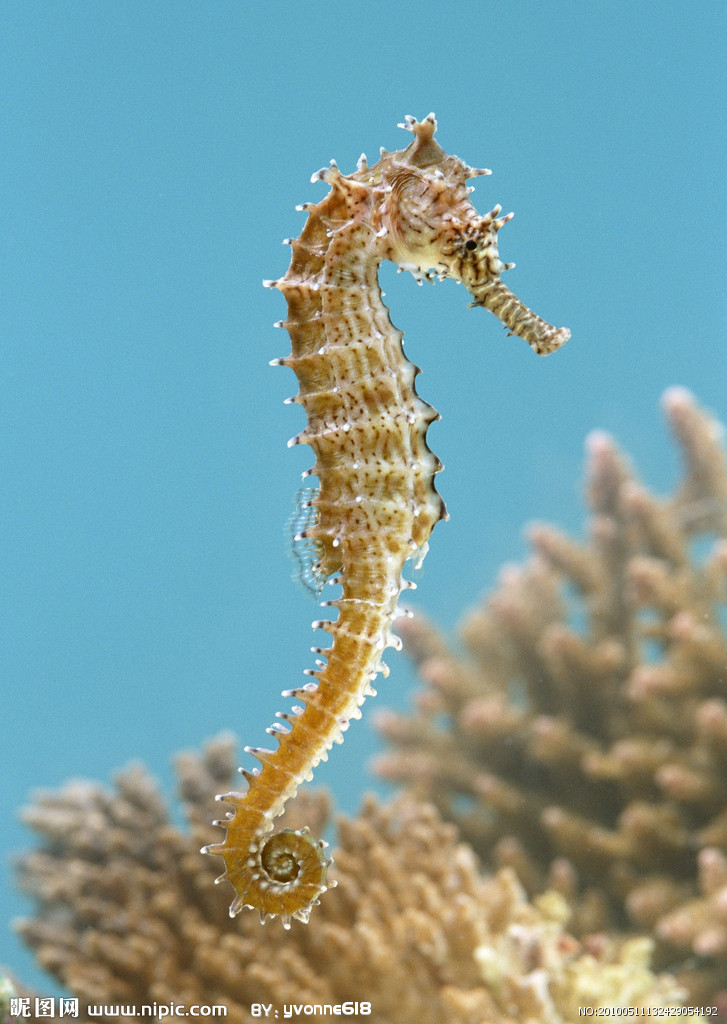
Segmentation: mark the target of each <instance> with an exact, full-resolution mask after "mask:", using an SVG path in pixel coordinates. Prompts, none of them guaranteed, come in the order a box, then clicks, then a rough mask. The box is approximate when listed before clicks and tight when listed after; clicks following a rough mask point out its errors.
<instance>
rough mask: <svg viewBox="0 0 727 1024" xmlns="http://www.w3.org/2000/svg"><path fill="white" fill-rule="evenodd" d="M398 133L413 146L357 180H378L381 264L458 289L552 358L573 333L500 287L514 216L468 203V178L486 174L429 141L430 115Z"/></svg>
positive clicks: (409, 120)
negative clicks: (504, 240)
mask: <svg viewBox="0 0 727 1024" xmlns="http://www.w3.org/2000/svg"><path fill="white" fill-rule="evenodd" d="M400 127H402V128H406V129H407V130H409V131H411V132H413V133H414V136H415V138H414V141H413V142H412V143H411V144H410V145H409V146H408V147H407V148H406V149H404V150H402V151H400V152H397V153H387V152H385V151H382V155H381V160H380V161H379V162H378V163H377V164H376V165H375V167H374V168H371V170H370V171H369V170H368V168H364V170H363V171H362V172H359V174H361V179H360V180H365V178H364V175H365V176H366V177H367V178H368V179H369V180H371V176H375V179H376V184H377V185H378V187H379V189H380V190H381V191H380V195H381V197H382V198H381V202H380V203H379V204H378V209H377V210H376V213H375V217H374V227H375V229H377V236H378V238H379V239H380V242H381V248H380V251H381V255H382V258H384V259H390V260H392V261H393V262H394V263H397V264H398V265H399V267H400V268H401V269H403V270H410V271H411V272H412V274H413V275H414V276H415V277H416V278H417V279H418V280H421V279H422V277H428V278H430V279H431V278H432V276H437V277H439V278H440V279H442V278H447V277H451V278H453V279H454V280H455V281H459V282H461V283H462V284H464V285H465V287H466V288H467V290H468V291H469V292H470V294H471V295H472V298H473V300H474V301H473V303H472V305H475V306H484V307H486V308H487V309H489V310H490V311H491V312H492V313H494V314H495V316H497V317H498V318H499V319H500V320H501V321H502V322H503V323H504V324H505V326H506V327H508V328H509V330H510V333H511V334H518V335H520V336H521V337H523V338H525V340H526V341H528V343H529V344H530V345H531V346H532V348H533V349H534V350H535V351H536V352H537V353H538V354H539V355H546V354H547V353H548V352H552V351H554V350H555V349H556V348H558V347H559V346H560V345H562V344H563V343H564V342H565V341H567V340H568V338H569V337H570V331H568V330H567V329H566V328H555V327H552V326H551V325H550V324H548V323H546V322H545V321H543V320H541V319H540V317H537V316H536V315H535V314H534V313H533V312H532V310H530V309H528V307H527V306H525V305H524V303H522V302H520V300H519V299H517V298H516V297H515V296H514V295H513V294H512V292H511V291H510V290H509V289H508V288H507V287H506V286H505V285H504V284H503V283H502V281H501V280H500V275H501V274H502V272H503V271H505V270H510V269H511V268H512V267H514V266H515V264H514V263H503V262H502V260H501V259H500V255H499V252H498V245H497V233H498V231H499V230H500V228H501V227H502V226H503V224H506V223H507V221H509V220H510V218H511V217H512V216H513V214H512V213H508V214H506V215H505V216H504V217H503V216H500V213H501V210H502V208H501V207H500V206H495V207H494V209H492V210H490V212H489V213H486V214H484V215H482V214H480V213H478V211H477V210H476V209H475V207H474V206H473V205H472V203H471V202H470V198H469V197H470V193H471V192H472V188H471V187H469V186H468V185H467V181H468V179H469V178H474V177H477V176H479V175H483V174H489V173H490V172H489V171H488V170H485V169H478V168H473V167H469V166H468V165H467V164H465V163H464V162H463V161H462V160H460V159H459V157H456V156H450V155H449V154H447V153H445V152H444V150H443V149H442V148H441V146H439V144H438V143H437V142H436V141H435V140H434V132H435V130H436V127H437V124H436V120H435V118H434V115H433V114H429V116H428V117H426V118H424V120H423V121H416V120H415V119H414V118H407V120H406V123H405V124H403V125H401V126H400ZM354 177H358V175H354Z"/></svg>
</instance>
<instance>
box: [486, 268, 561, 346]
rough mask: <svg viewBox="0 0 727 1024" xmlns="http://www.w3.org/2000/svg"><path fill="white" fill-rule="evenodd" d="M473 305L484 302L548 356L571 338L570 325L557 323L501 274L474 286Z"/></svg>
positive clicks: (506, 324)
mask: <svg viewBox="0 0 727 1024" xmlns="http://www.w3.org/2000/svg"><path fill="white" fill-rule="evenodd" d="M470 294H471V295H472V298H473V300H474V301H473V302H472V303H470V305H472V306H484V308H485V309H489V311H490V312H491V313H494V315H495V316H496V317H497V319H498V320H500V321H501V322H502V323H503V324H504V325H505V327H507V328H508V329H509V333H510V334H516V335H517V336H518V337H519V338H523V339H524V340H525V341H527V343H528V345H530V347H531V348H532V349H533V350H534V351H535V352H537V354H538V355H539V356H547V355H549V354H550V353H551V352H555V350H556V349H558V348H560V346H561V345H565V343H566V341H568V339H569V338H570V331H569V330H568V328H567V327H553V325H552V324H549V323H548V322H547V320H543V319H542V317H539V316H538V315H537V313H534V312H533V311H532V309H530V308H529V307H528V306H526V305H525V303H524V302H521V300H520V299H519V298H518V297H517V296H516V295H514V294H513V292H511V291H510V289H509V288H508V287H507V285H506V284H503V282H502V279H501V278H500V277H495V278H494V279H492V280H490V281H486V282H485V283H484V284H480V285H476V286H475V287H473V288H471V289H470Z"/></svg>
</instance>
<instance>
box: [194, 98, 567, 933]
mask: <svg viewBox="0 0 727 1024" xmlns="http://www.w3.org/2000/svg"><path fill="white" fill-rule="evenodd" d="M399 127H402V128H405V129H407V130H408V131H410V132H412V133H413V135H414V139H413V141H412V142H411V143H410V145H409V146H407V147H406V148H405V149H403V150H401V151H398V152H393V153H389V152H387V151H386V150H384V149H382V150H381V158H380V159H379V160H378V162H377V163H376V164H374V165H373V166H372V167H369V166H368V164H367V161H366V158H365V156H363V155H362V156H361V158H360V160H359V163H358V169H357V170H356V172H355V173H353V174H349V175H344V174H341V172H340V171H339V170H338V168H337V166H336V163H335V161H332V162H331V165H330V167H326V168H324V169H323V170H321V171H318V172H317V173H316V174H314V175H313V177H312V179H311V180H312V181H313V182H316V181H323V182H325V183H326V184H327V185H329V186H330V191H329V193H328V194H327V195H326V197H325V198H324V199H323V200H322V201H321V202H320V203H317V204H312V203H304V204H303V206H302V207H299V209H303V210H305V211H307V213H308V219H307V221H306V224H305V226H304V228H303V232H302V234H301V235H300V237H299V238H297V239H288V240H286V241H288V243H289V244H290V245H291V246H292V259H291V263H290V267H289V269H288V271H287V273H286V274H285V276H284V277H283V278H281V279H280V280H278V281H268V282H265V283H266V284H267V285H268V286H269V287H271V288H276V289H278V291H280V292H282V293H283V295H284V297H285V299H286V302H287V307H288V312H287V317H286V319H285V320H283V321H280V322H279V323H278V324H277V325H276V326H281V327H284V328H286V329H287V331H288V332H289V334H290V339H291V347H292V352H291V354H290V355H289V356H286V357H285V358H282V359H275V360H273V364H274V365H277V366H287V367H290V369H292V370H293V371H294V372H295V374H296V377H297V378H298V386H299V390H298V393H297V395H295V396H294V397H293V398H291V399H289V400H288V401H290V402H296V403H298V404H300V405H302V406H303V408H304V409H305V411H306V414H307V418H308V422H307V426H306V427H305V429H304V430H303V431H302V432H301V433H299V434H298V435H297V436H296V437H293V438H292V439H291V440H290V442H289V445H297V444H308V445H310V446H311V448H312V449H313V452H314V455H315V463H314V465H313V466H312V468H311V469H310V470H309V471H308V473H306V474H304V476H307V475H314V476H316V477H317V478H318V481H319V487H318V488H317V489H315V490H312V491H311V492H310V494H309V495H308V496H307V499H306V508H307V509H308V512H310V514H308V512H306V514H305V515H301V521H302V523H303V525H304V529H303V530H302V531H301V532H300V534H299V535H298V540H300V541H303V542H305V544H306V545H307V552H308V563H307V564H306V568H305V572H306V575H309V576H310V578H311V579H312V580H313V581H315V583H316V589H318V584H319V583H320V584H322V582H323V581H325V580H328V581H330V582H332V583H337V584H340V587H341V591H340V596H339V597H337V598H335V599H334V600H330V601H324V602H322V604H323V605H324V606H330V607H333V608H336V609H337V610H338V615H337V618H335V619H334V620H333V621H328V620H321V621H318V622H314V623H313V628H314V629H321V630H324V631H325V632H327V633H329V634H330V636H331V637H332V642H331V646H330V647H327V648H320V647H314V648H313V651H314V652H315V653H316V654H318V656H319V660H318V661H317V666H316V668H315V669H314V670H308V674H309V675H310V676H312V677H313V679H312V681H311V682H309V683H307V684H306V685H304V686H302V687H299V688H297V689H293V690H288V691H285V692H284V693H283V696H284V697H291V698H294V699H295V700H297V701H300V704H297V705H295V706H294V707H293V708H292V710H291V712H289V713H278V718H279V719H282V721H281V722H278V723H275V724H274V725H273V726H271V727H270V729H268V732H269V733H270V734H271V735H273V736H275V737H276V738H277V741H278V745H277V748H276V749H274V750H267V749H262V748H255V747H247V748H246V751H247V752H248V753H250V754H252V755H253V757H255V758H256V759H257V761H258V762H259V764H260V767H259V768H255V769H253V770H249V771H248V770H246V769H242V768H241V769H240V771H241V773H242V774H243V776H244V777H245V779H246V780H247V790H246V791H245V792H242V793H237V792H234V793H226V794H222V795H220V796H219V797H218V798H217V799H218V800H221V801H223V802H224V803H227V804H229V805H230V806H231V807H232V810H231V811H230V812H228V813H227V815H226V817H225V818H224V819H222V820H221V821H217V822H215V824H217V825H223V826H224V828H225V829H226V837H225V840H224V842H220V843H214V844H212V845H210V846H207V847H205V848H204V851H203V852H205V853H209V854H213V855H218V856H221V857H223V858H224V861H225V871H224V873H223V874H222V875H221V876H220V877H219V878H218V879H217V881H218V882H220V881H222V880H223V879H227V880H229V881H230V882H231V883H232V885H233V886H234V888H235V890H236V896H235V899H234V900H233V903H232V905H231V907H230V915H231V916H234V915H235V914H237V913H238V912H239V911H240V910H241V909H242V908H243V907H251V908H254V909H257V910H258V911H259V912H260V917H261V920H262V921H263V922H264V921H265V920H266V918H268V917H276V916H280V917H281V918H282V921H283V924H284V926H285V927H286V928H287V927H290V922H291V919H292V918H295V919H297V920H299V921H303V922H306V921H308V918H309V915H310V912H311V908H312V907H313V906H314V905H316V904H317V903H318V899H319V897H320V895H321V894H322V893H323V892H325V891H326V889H329V888H332V886H333V885H334V884H335V883H334V882H333V881H331V880H329V879H328V869H329V867H330V864H331V860H330V859H329V858H327V857H326V854H325V850H324V848H325V845H326V844H325V843H323V842H322V841H321V840H318V839H315V838H314V837H313V836H311V835H310V833H309V831H308V830H307V829H299V830H293V829H283V830H281V831H278V832H273V828H274V825H273V821H274V819H275V818H276V817H277V816H278V815H279V814H280V813H281V812H282V810H283V808H284V806H285V804H286V802H287V801H288V800H289V799H290V798H291V797H292V796H294V794H295V793H296V791H297V789H298V787H299V786H300V785H301V783H302V782H303V781H308V780H310V778H311V777H312V774H313V769H314V768H315V767H316V766H317V765H318V764H319V762H320V761H322V760H325V759H326V758H327V755H328V751H329V750H330V749H331V747H332V745H333V744H334V743H339V742H342V740H343V733H344V731H345V730H346V729H347V728H348V725H349V722H350V721H351V720H353V719H356V718H360V717H361V710H360V709H361V705H362V704H363V702H364V700H365V698H366V697H367V696H372V695H374V693H375V691H374V689H373V686H372V683H373V680H374V679H375V678H376V676H377V675H378V674H379V673H383V674H384V675H387V674H388V669H387V667H386V665H385V664H384V663H383V661H382V660H381V659H382V653H383V651H384V649H385V648H387V647H393V648H397V649H398V648H399V647H400V646H401V642H400V640H399V639H398V637H396V636H395V635H394V633H393V632H392V624H393V621H394V619H395V617H396V616H397V614H398V613H399V598H400V595H401V593H402V591H403V590H404V589H407V588H411V587H412V586H413V584H412V583H411V582H409V581H407V580H405V579H404V578H403V570H404V566H405V563H406V562H407V561H409V560H410V559H411V560H414V561H415V562H416V563H417V564H419V563H421V560H422V559H423V557H424V555H425V554H426V551H427V546H428V540H429V536H430V534H431V532H432V529H433V527H434V526H435V524H436V523H437V522H438V521H439V520H440V519H445V518H447V513H446V510H445V506H444V502H443V501H442V499H441V497H440V496H439V494H438V493H437V490H436V487H435V484H434V478H435V476H436V474H437V473H439V471H440V470H441V469H442V465H441V463H440V461H439V459H438V458H437V457H436V456H435V455H434V454H433V453H432V452H431V451H430V449H429V447H428V445H427V440H426V435H427V428H428V427H429V424H430V423H431V422H432V421H433V420H436V419H438V418H439V414H438V413H437V412H436V411H435V410H434V409H433V408H432V407H431V406H430V405H428V404H427V403H426V402H424V401H423V400H422V399H421V398H420V397H419V396H418V395H417V393H416V389H415V386H414V382H415V377H416V375H417V373H418V372H419V368H418V367H416V366H415V365H414V364H413V363H411V362H409V360H408V359H407V358H406V357H405V355H404V351H403V348H402V337H403V335H402V333H401V332H400V331H398V330H397V329H396V328H395V327H394V326H393V324H392V323H391V320H390V319H389V312H388V309H387V308H386V306H385V305H384V303H383V301H382V296H381V290H380V288H379V282H378V268H379V264H380V263H381V262H382V261H383V260H391V261H393V262H394V263H396V264H398V266H399V268H400V269H402V270H408V271H410V272H411V273H412V274H413V275H414V276H415V277H416V278H417V280H418V281H419V283H421V281H422V279H423V278H428V279H430V280H433V279H434V278H440V279H443V278H448V277H451V278H454V279H455V280H456V281H461V282H462V283H463V284H464V285H465V286H466V288H467V290H468V291H469V293H470V295H471V298H472V302H471V305H472V306H484V308H485V309H489V310H490V311H491V312H492V313H494V314H495V316H497V317H498V318H499V319H500V320H501V321H502V322H503V324H505V326H506V327H507V328H508V329H509V333H510V334H515V335H518V336H519V337H521V338H524V339H525V341H527V342H528V343H529V344H530V345H531V347H532V348H533V349H534V350H535V352H537V353H538V354H539V355H546V354H548V353H549V352H553V351H554V350H555V349H557V348H559V347H560V346H561V345H562V344H563V343H564V342H565V341H567V340H568V338H569V337H570V331H568V330H567V329H566V328H565V327H561V328H555V327H552V326H551V325H550V324H548V323H546V322H545V321H544V320H542V319H541V318H540V317H538V316H536V315H535V313H533V312H532V310H530V309H528V307H527V306H525V305H524V304H523V303H522V302H520V300H519V299H517V298H516V297H515V296H514V295H513V293H512V292H511V291H510V290H509V288H507V287H506V285H505V284H503V282H502V280H501V277H500V275H501V273H502V272H503V271H504V270H507V269H510V268H511V267H512V266H514V264H512V263H510V264H508V263H502V262H501V260H500V257H499V255H498V246H497V233H498V231H499V230H500V228H501V227H502V226H503V224H505V223H506V222H507V221H508V220H509V219H510V218H511V217H512V214H507V215H506V216H500V213H501V207H499V206H496V207H495V208H494V209H493V210H491V211H490V212H489V213H487V214H485V215H484V216H481V215H480V214H478V213H477V211H476V209H475V208H474V206H473V205H472V204H471V202H470V199H469V194H470V193H471V192H472V191H473V189H472V188H471V187H468V186H467V184H466V182H467V180H468V179H469V178H473V177H476V176H478V175H483V174H489V173H490V171H488V170H484V169H479V170H478V169H474V168H471V167H468V166H467V165H466V164H465V163H463V162H462V161H461V160H460V159H459V158H458V157H455V156H449V155H447V154H446V153H445V152H444V150H443V149H442V148H441V147H440V146H439V144H438V143H437V142H436V141H435V139H434V133H435V130H436V120H435V118H434V115H433V114H430V115H429V116H428V117H426V118H425V119H424V120H423V121H417V120H416V119H415V118H413V117H407V118H406V121H405V123H404V124H402V125H400V126H399ZM311 551H313V557H312V559H311V558H310V552H311ZM271 833H272V834H271Z"/></svg>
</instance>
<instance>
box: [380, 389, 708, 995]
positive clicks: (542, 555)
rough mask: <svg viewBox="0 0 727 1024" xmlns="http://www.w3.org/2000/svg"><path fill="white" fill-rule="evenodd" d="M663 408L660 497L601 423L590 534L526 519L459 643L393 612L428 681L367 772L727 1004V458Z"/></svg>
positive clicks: (702, 417)
mask: <svg viewBox="0 0 727 1024" xmlns="http://www.w3.org/2000/svg"><path fill="white" fill-rule="evenodd" d="M663 408H664V411H665V413H666V416H667V419H668V422H669V425H670V426H671V428H672V432H673V434H674V437H675V439H676V441H677V443H678V445H679V447H680V449H681V453H682V457H683V463H684V468H683V475H682V479H681V481H680V482H679V483H678V485H677V487H676V489H675V492H674V494H673V495H672V496H671V497H668V498H665V499H664V498H659V497H657V496H655V495H653V494H651V493H650V492H649V490H648V489H647V488H646V487H645V486H644V485H643V484H642V483H641V482H640V481H639V479H638V477H637V476H636V474H635V472H634V470H633V468H632V467H631V465H630V463H629V461H628V459H627V458H626V457H625V456H624V455H623V454H622V453H621V452H619V450H618V448H617V446H616V444H615V442H614V441H613V439H612V438H610V437H609V436H608V435H607V434H605V433H603V432H602V431H594V432H593V433H591V434H590V435H589V437H588V439H587V441H586V485H585V492H586V497H587V502H588V507H589V521H588V526H587V539H586V540H585V542H584V541H580V540H573V539H572V538H570V537H567V536H566V535H564V534H563V533H562V532H560V531H559V530H556V529H555V528H554V527H551V526H548V525H546V524H537V525H535V526H532V527H530V529H529V540H530V544H531V546H532V548H533V549H534V554H533V556H532V557H531V559H530V560H529V561H528V562H527V563H526V564H525V565H524V566H509V567H507V568H506V570H504V571H503V572H502V573H501V575H500V580H499V584H498V587H497V588H496V590H495V591H494V592H493V593H492V594H491V595H490V596H489V597H488V598H487V600H486V601H485V602H484V603H483V605H481V606H480V607H478V608H475V609H474V610H473V611H471V612H470V613H468V615H467V616H466V617H465V619H464V621H463V623H462V625H461V627H460V636H461V639H462V640H463V642H464V645H465V648H466V655H465V656H464V657H463V656H462V655H460V654H459V653H457V652H455V651H454V650H453V649H452V647H451V646H450V645H449V644H448V643H447V641H446V639H445V638H444V637H443V636H442V634H441V633H439V632H438V631H437V630H436V628H435V627H433V626H432V625H431V624H429V623H428V622H427V621H426V620H425V619H424V618H423V617H422V616H421V615H418V614H417V615H415V616H414V618H413V619H410V620H407V621H404V622H402V624H401V627H400V629H399V632H400V633H401V635H402V639H403V641H404V646H405V648H406V649H407V650H408V651H409V653H410V654H411V656H412V657H413V658H414V661H415V663H416V665H417V669H418V672H419V675H420V677H421V680H422V690H421V692H420V693H419V694H418V695H417V697H416V706H415V710H414V711H413V713H411V714H409V715H396V714H392V713H386V714H385V715H383V716H381V717H380V718H379V728H380V730H381V732H382V734H383V735H384V737H385V738H386V739H387V741H388V744H389V750H388V751H387V752H386V753H385V754H384V755H383V756H382V757H381V758H379V760H378V762H377V770H378V773H379V774H380V775H381V776H382V777H384V778H386V779H389V780H391V781H395V782H398V783H399V784H403V785H404V786H405V787H406V788H407V790H409V791H410V792H412V793H415V794H416V795H417V797H418V798H420V799H427V800H431V801H433V802H434V803H435V804H436V806H437V808H438V810H439V811H440V813H442V814H443V816H444V817H445V818H447V819H449V820H452V821H454V822H456V823H457V825H458V826H459V827H460V829H461V830H462V833H463V835H464V836H465V837H466V838H468V839H469V840H470V842H471V843H472V844H473V846H474V848H475V849H476V850H477V852H478V853H479V854H480V855H481V856H482V857H483V859H484V861H485V862H486V863H487V864H489V865H491V866H498V865H504V864H507V865H510V866H512V867H514V868H515V869H516V870H517V871H518V874H519V876H520V877H521V879H522V880H523V881H524V882H525V883H526V885H527V887H528V891H529V892H530V893H532V894H534V893H537V892H538V891H540V890H541V889H542V888H543V887H544V886H545V885H546V884H551V885H555V886H557V887H558V888H559V890H560V891H561V892H563V893H564V894H565V895H566V896H567V897H568V898H569V900H570V901H571V902H572V905H573V907H574V921H573V927H574V929H575V932H576V934H580V935H584V934H587V933H589V932H592V931H594V930H596V929H604V930H606V931H608V932H613V931H614V930H617V931H625V932H628V931H632V932H633V931H640V930H641V929H644V928H646V929H650V930H651V931H652V933H653V935H654V937H655V939H656V940H657V944H658V945H657V955H658V958H659V960H658V962H660V963H668V964H670V965H674V964H678V965H680V969H679V976H680V978H681V980H682V981H684V983H685V984H687V985H688V986H689V988H690V991H691V998H692V1000H693V1001H696V1002H699V1001H701V1000H705V1001H708V1002H715V999H716V1000H717V1002H718V1003H719V1005H723V1004H724V1005H725V1006H727V1000H725V999H723V997H722V995H720V993H722V992H727V967H726V966H725V965H726V964H727V961H726V960H725V958H724V951H725V949H727V925H726V924H725V922H727V912H726V911H725V907H726V906H727V884H726V883H724V882H721V883H720V884H719V885H717V884H716V883H715V884H712V883H711V882H710V883H707V882H706V881H705V871H706V870H707V868H706V867H705V865H707V866H708V867H709V869H710V870H711V872H712V876H718V875H719V877H720V878H721V875H720V874H719V872H720V871H721V870H722V869H721V867H720V868H719V870H718V869H717V868H716V867H715V865H723V863H724V862H725V861H726V860H727V798H726V797H725V793H726V792H727V634H726V626H727V608H726V607H725V605H726V604H727V459H726V458H725V451H724V447H723V431H722V428H721V426H720V425H719V424H718V423H717V422H716V421H715V420H714V419H713V418H712V417H710V416H709V415H708V414H707V413H706V412H704V410H702V409H701V408H700V407H699V406H698V405H697V403H696V401H695V400H694V398H693V397H692V396H691V395H690V394H689V393H688V392H687V391H686V390H685V389H683V388H671V389H670V390H669V391H667V392H666V394H665V395H664V398H663ZM695 542H698V543H696V544H695ZM705 551H706V553H704V552H705ZM712 876H710V877H712ZM695 957H696V960H695Z"/></svg>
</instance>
